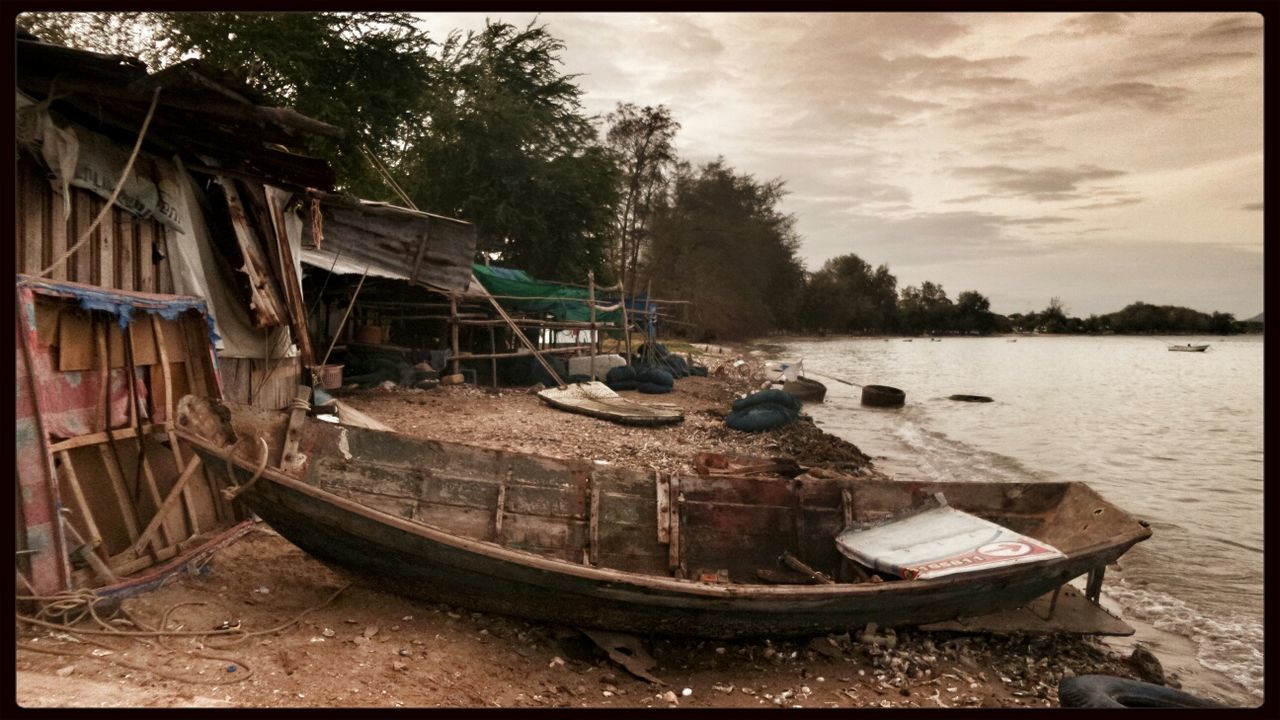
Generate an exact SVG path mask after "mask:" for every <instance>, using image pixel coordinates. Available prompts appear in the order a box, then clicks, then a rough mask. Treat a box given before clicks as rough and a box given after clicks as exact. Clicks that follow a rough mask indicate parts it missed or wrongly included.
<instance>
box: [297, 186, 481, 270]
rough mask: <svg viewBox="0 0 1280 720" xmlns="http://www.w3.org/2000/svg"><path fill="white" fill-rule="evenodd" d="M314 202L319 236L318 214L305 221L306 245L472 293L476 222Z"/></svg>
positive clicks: (329, 198)
mask: <svg viewBox="0 0 1280 720" xmlns="http://www.w3.org/2000/svg"><path fill="white" fill-rule="evenodd" d="M313 197H315V198H318V199H319V201H320V216H321V217H320V223H319V225H320V227H319V233H317V232H316V230H317V228H316V224H315V217H314V214H313V215H309V216H306V217H304V219H303V223H304V224H303V229H302V237H303V242H304V244H305V243H308V242H310V243H313V244H315V246H316V247H317V248H318V249H320V250H323V251H326V252H331V253H337V254H338V255H339V256H340V257H341V258H342V259H343V260H345V261H348V262H351V263H354V264H356V265H358V266H361V267H363V266H365V265H371V266H372V267H373V268H374V269H378V268H381V269H383V270H388V271H391V272H393V273H395V274H397V275H401V276H403V277H406V278H408V279H409V282H411V283H416V284H419V285H422V286H425V287H427V288H429V289H433V290H443V291H458V292H461V291H464V290H466V289H467V284H468V282H469V281H470V279H471V264H472V262H473V261H474V257H475V249H476V231H475V226H474V225H472V224H471V223H468V222H464V221H462V220H455V219H453V218H447V217H443V216H440V215H432V214H430V213H424V212H418V211H415V210H409V209H406V208H401V207H395V206H392V205H386V204H383V203H373V202H363V201H354V200H350V199H348V198H343V197H339V196H337V195H327V194H323V193H316V194H313ZM373 274H375V275H376V274H380V273H377V272H374V273H373Z"/></svg>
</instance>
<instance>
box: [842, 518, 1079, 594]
mask: <svg viewBox="0 0 1280 720" xmlns="http://www.w3.org/2000/svg"><path fill="white" fill-rule="evenodd" d="M836 547H837V548H839V550H840V552H841V553H842V554H843V555H845V556H846V557H848V558H849V559H850V560H855V561H857V562H859V563H862V564H863V565H865V566H867V567H870V568H874V569H875V570H878V571H880V572H885V573H890V574H893V575H897V576H898V577H902V578H906V579H908V580H910V579H921V580H924V579H929V578H938V577H945V576H947V575H955V574H958V573H966V572H973V571H975V570H986V569H989V568H996V567H1005V566H1008V565H1021V564H1023V563H1034V562H1043V561H1045V560H1052V559H1054V558H1061V557H1065V556H1064V555H1063V554H1062V552H1061V551H1059V550H1058V549H1057V548H1055V547H1053V546H1051V545H1048V544H1047V543H1043V542H1040V541H1039V540H1036V539H1034V538H1029V537H1027V536H1026V535H1022V534H1019V533H1016V532H1014V531H1012V530H1010V529H1008V528H1006V527H1002V526H1000V525H997V524H995V523H993V522H990V521H988V520H983V519H982V518H980V517H977V516H976V515H971V514H969V513H967V512H964V511H962V510H957V509H955V508H953V507H950V506H947V505H944V506H942V507H934V508H931V509H929V510H924V511H922V512H919V513H915V514H912V515H909V516H907V517H904V518H900V519H898V520H894V521H891V522H888V523H885V524H883V525H876V526H874V527H869V528H864V529H858V528H851V529H848V530H845V531H844V532H842V533H840V534H839V535H837V536H836Z"/></svg>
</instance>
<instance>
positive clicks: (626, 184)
mask: <svg viewBox="0 0 1280 720" xmlns="http://www.w3.org/2000/svg"><path fill="white" fill-rule="evenodd" d="M607 122H608V124H609V129H608V132H607V133H606V135H605V138H606V141H607V143H608V145H609V148H610V149H611V150H613V152H614V154H615V157H616V162H617V163H618V165H619V168H620V170H621V173H622V178H621V179H622V183H621V184H622V188H621V191H620V194H621V202H620V203H619V205H618V208H617V211H616V212H617V217H616V219H615V223H614V235H615V238H616V240H615V246H614V250H615V252H616V253H617V259H616V266H617V268H618V279H619V280H621V281H622V282H623V283H625V284H626V286H627V287H628V288H629V293H628V294H631V295H634V294H635V291H636V279H637V278H636V274H637V271H638V270H639V264H640V254H641V248H642V246H643V245H644V241H645V239H646V234H647V230H648V226H649V221H650V216H651V215H652V213H653V209H654V203H655V200H656V199H657V197H658V194H659V193H660V192H661V191H662V189H663V188H664V187H665V186H666V182H667V176H668V173H669V171H670V170H671V169H672V168H673V167H674V165H675V163H676V159H677V158H676V152H675V147H674V145H673V141H674V140H675V135H676V131H677V130H679V129H680V124H679V123H677V122H676V121H675V120H674V119H673V118H672V117H671V111H670V110H669V109H668V108H667V107H666V106H665V105H659V106H657V107H656V108H655V107H652V106H648V105H646V106H645V107H643V108H640V107H636V106H635V105H634V104H632V103H618V107H617V109H616V110H614V111H613V112H612V113H610V114H609V116H608V118H607ZM628 281H629V282H628Z"/></svg>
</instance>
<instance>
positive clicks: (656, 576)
mask: <svg viewBox="0 0 1280 720" xmlns="http://www.w3.org/2000/svg"><path fill="white" fill-rule="evenodd" d="M177 427H178V431H177V432H178V434H179V435H181V436H182V437H183V438H184V439H185V440H187V441H188V442H190V443H191V444H192V445H193V447H194V448H195V449H196V451H197V452H199V453H200V455H201V457H202V458H203V459H204V461H205V462H206V463H210V464H212V465H213V466H214V467H215V468H218V469H221V467H219V466H225V467H226V468H227V469H229V471H230V476H232V477H235V478H236V482H237V483H238V486H237V488H236V489H235V490H234V492H236V493H238V498H239V499H240V500H243V501H244V502H245V503H246V504H247V505H248V507H249V508H250V509H252V510H253V511H254V512H255V513H257V514H258V515H259V516H260V517H261V518H262V519H263V520H265V521H266V522H268V523H270V525H271V526H272V527H273V528H274V529H275V530H276V531H278V532H279V533H280V534H281V535H283V536H284V537H285V538H288V539H289V540H290V541H292V542H293V543H294V544H296V545H297V546H299V547H300V548H302V549H303V550H305V551H306V552H308V553H310V554H311V555H313V556H314V557H316V558H318V559H320V560H322V561H324V562H326V563H327V564H329V565H330V566H332V567H335V568H337V569H339V570H344V571H347V572H349V573H354V574H356V575H357V576H361V577H363V578H364V579H365V580H366V581H368V582H369V583H371V584H373V585H376V586H380V587H383V588H385V589H387V590H390V591H393V592H399V593H401V594H405V595H407V596H412V597H417V598H424V599H428V600H433V601H443V602H448V603H452V604H456V605H460V606H463V607H468V608H472V609H475V610H479V611H485V612H497V613H504V614H509V615H516V616H522V617H526V618H531V619H536V620H545V621H551V622H557V623H567V624H571V625H577V626H582V627H594V628H603V629H610V630H615V631H627V632H639V633H657V634H675V635H695V636H705V637H724V638H729V637H740V636H761V635H764V636H769V635H774V636H794V635H812V634H821V633H826V632H833V631H834V632H840V631H843V630H846V629H849V628H855V627H858V626H862V625H864V624H865V623H868V622H875V623H878V624H880V625H881V626H901V625H917V624H925V623H931V622H939V621H943V620H948V619H952V618H958V617H967V616H973V615H982V614H985V613H990V612H993V611H997V610H1001V609H1005V608H1016V607H1020V606H1022V605H1024V604H1026V603H1028V602H1030V601H1031V600H1033V599H1034V598H1036V597H1038V596H1041V595H1043V594H1045V593H1046V592H1050V591H1053V590H1055V589H1056V588H1059V587H1061V586H1062V585H1063V584H1064V583H1065V582H1067V581H1068V580H1071V579H1072V578H1076V577H1079V576H1081V575H1083V574H1086V573H1089V574H1090V579H1091V582H1090V589H1091V591H1093V592H1094V596H1095V597H1096V591H1095V590H1094V587H1095V583H1094V582H1093V580H1094V579H1095V578H1096V585H1098V586H1100V584H1101V572H1102V569H1103V568H1105V566H1106V565H1107V564H1108V563H1110V562H1113V561H1114V560H1115V559H1116V558H1118V557H1119V556H1120V555H1121V554H1123V553H1124V552H1125V551H1126V550H1128V549H1129V547H1131V546H1132V545H1133V544H1134V543H1137V542H1139V541H1141V540H1144V539H1146V538H1147V537H1148V536H1149V535H1150V530H1149V529H1148V528H1147V526H1146V525H1145V523H1142V522H1140V521H1138V520H1136V519H1135V518H1133V517H1131V516H1129V515H1128V514H1126V513H1125V512H1123V511H1121V510H1119V509H1117V508H1116V507H1114V506H1112V505H1111V504H1109V503H1108V502H1107V501H1105V500H1104V499H1102V498H1101V497H1099V496H1098V495H1097V494H1096V493H1095V492H1093V491H1092V490H1091V489H1089V488H1088V487H1087V486H1085V485H1083V484H1081V483H1078V482H1040V483H1025V484H1021V483H1000V482H963V483H948V482H916V481H912V482H895V481H890V480H883V479H876V478H871V477H865V476H864V477H859V476H858V475H857V474H856V473H853V474H846V473H841V472H838V471H833V470H830V469H826V470H824V469H808V470H805V469H804V468H802V467H800V466H796V470H795V471H793V473H794V474H795V476H794V477H779V476H774V477H761V476H759V475H755V476H753V475H747V474H745V473H744V474H734V473H736V472H740V470H734V469H733V467H732V466H730V467H729V468H728V469H723V468H715V469H713V468H712V467H711V466H710V465H709V464H701V465H699V468H700V472H691V473H689V474H679V475H676V474H671V475H669V474H666V473H655V472H654V471H652V470H641V469H631V468H624V467H619V466H617V465H612V464H600V463H591V462H586V461H574V460H559V459H552V458H547V457H538V456H533V455H528V454H523V453H515V452H504V451H499V450H490V449H484V448H477V447H471V446H467V445H461V444H454V443H445V442H438V441H433V440H425V439H420V438H414V437H410V436H407V435H401V434H398V433H393V432H384V431H377V430H370V429H366V428H358V427H348V426H344V425H335V424H331V423H325V422H317V421H315V420H314V419H312V418H309V417H307V416H306V413H305V410H303V409H294V410H292V411H289V413H284V412H268V411H263V410H259V409H255V408H250V407H247V406H238V405H230V404H227V405H223V404H220V403H218V402H217V401H213V400H209V399H206V398H197V397H194V396H187V397H185V398H183V399H182V401H181V403H180V405H179V414H178V417H177ZM700 473H701V474H700ZM788 474H792V473H788ZM938 492H942V493H944V494H945V496H946V498H947V500H948V501H949V503H950V504H951V506H952V507H955V508H957V509H960V510H964V511H967V512H969V513H973V514H975V515H978V516H980V517H983V518H986V519H988V520H991V521H993V522H996V523H999V524H1001V525H1003V526H1005V527H1007V528H1009V529H1011V530H1013V531H1015V532H1018V533H1023V534H1025V535H1027V536H1029V537H1033V538H1036V539H1037V540H1038V541H1041V542H1044V543H1049V544H1052V545H1053V546H1054V547H1056V548H1057V549H1058V550H1060V551H1061V552H1062V553H1063V555H1062V556H1061V557H1056V558H1054V559H1052V560H1047V561H1044V562H1037V563H1031V564H1024V565H1011V566H1005V567H995V568H989V569H982V570H976V571H973V572H966V573H961V574H956V575H951V576H947V577H943V578H933V579H923V580H922V579H915V580H893V579H890V580H889V581H886V582H878V583H876V582H860V583H855V582H848V581H841V582H836V583H833V584H803V585H791V584H782V585H777V584H765V583H764V582H762V578H765V579H767V578H768V575H769V573H770V572H772V574H773V575H775V576H776V575H777V574H778V572H779V565H778V562H779V557H780V556H781V555H782V554H783V553H790V554H791V555H793V556H794V557H795V558H799V559H800V560H802V561H803V563H806V564H808V565H809V566H811V567H812V568H814V569H816V570H818V571H820V572H821V573H824V574H826V575H828V576H830V577H832V578H837V579H839V580H849V579H851V575H850V573H851V572H852V570H853V568H852V567H851V566H850V565H849V563H848V562H847V561H842V558H843V557H844V556H843V555H841V554H840V552H839V550H838V548H837V545H836V542H835V538H836V536H837V535H838V534H839V533H841V532H842V531H843V530H844V529H845V528H846V527H847V526H849V525H850V524H851V523H868V522H874V521H876V520H883V519H887V518H889V517H890V516H892V515H894V514H897V513H901V512H903V511H907V510H910V509H912V508H916V507H919V506H921V504H922V503H927V502H928V501H929V498H930V497H932V496H933V494H934V493H938ZM782 570H786V568H782ZM776 579H777V578H776V577H775V578H774V580H775V581H776Z"/></svg>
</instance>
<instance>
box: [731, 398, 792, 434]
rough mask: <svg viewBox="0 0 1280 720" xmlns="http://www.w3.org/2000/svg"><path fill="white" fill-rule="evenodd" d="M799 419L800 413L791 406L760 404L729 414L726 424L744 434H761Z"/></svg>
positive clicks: (770, 403) (769, 403)
mask: <svg viewBox="0 0 1280 720" xmlns="http://www.w3.org/2000/svg"><path fill="white" fill-rule="evenodd" d="M798 417H800V413H799V412H797V411H796V410H793V409H792V408H791V407H790V406H789V405H783V404H781V403H774V402H759V403H756V404H754V405H751V406H749V407H746V408H743V409H742V410H735V411H733V412H731V413H729V414H728V416H726V417H725V419H724V424H725V425H728V426H729V427H731V428H733V429H734V430H741V431H743V432H761V431H764V430H772V429H774V428H779V427H782V426H783V425H788V424H790V423H793V422H795V420H796V418H798Z"/></svg>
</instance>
